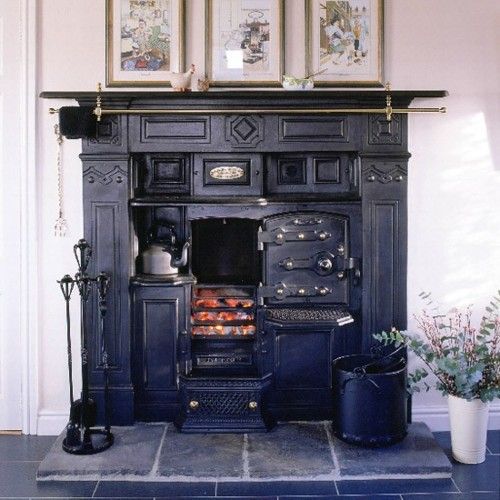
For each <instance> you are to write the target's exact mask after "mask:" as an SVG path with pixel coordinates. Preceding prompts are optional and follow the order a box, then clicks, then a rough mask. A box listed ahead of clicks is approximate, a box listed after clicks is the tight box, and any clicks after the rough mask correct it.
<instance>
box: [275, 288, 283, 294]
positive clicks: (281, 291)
mask: <svg viewBox="0 0 500 500" xmlns="http://www.w3.org/2000/svg"><path fill="white" fill-rule="evenodd" d="M283 292H284V290H283V288H278V289H277V290H276V293H277V294H278V295H283Z"/></svg>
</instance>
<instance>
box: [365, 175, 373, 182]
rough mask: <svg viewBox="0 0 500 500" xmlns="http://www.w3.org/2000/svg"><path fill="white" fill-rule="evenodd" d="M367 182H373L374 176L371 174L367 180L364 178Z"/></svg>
mask: <svg viewBox="0 0 500 500" xmlns="http://www.w3.org/2000/svg"><path fill="white" fill-rule="evenodd" d="M366 179H367V180H368V181H369V182H375V176H374V175H373V174H371V175H369V176H368V177H367V178H366Z"/></svg>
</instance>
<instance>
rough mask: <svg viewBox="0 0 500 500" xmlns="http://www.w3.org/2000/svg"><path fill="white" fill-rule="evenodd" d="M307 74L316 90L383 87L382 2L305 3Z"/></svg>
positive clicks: (318, 0) (323, 0)
mask: <svg viewBox="0 0 500 500" xmlns="http://www.w3.org/2000/svg"><path fill="white" fill-rule="evenodd" d="M305 8H306V74H308V75H312V74H315V77H314V85H315V86H318V87H382V86H383V81H384V76H383V70H384V0H346V1H342V2H340V1H338V0H306V4H305Z"/></svg>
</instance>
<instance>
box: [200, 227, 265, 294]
mask: <svg viewBox="0 0 500 500" xmlns="http://www.w3.org/2000/svg"><path fill="white" fill-rule="evenodd" d="M258 228H259V221H256V220H251V219H236V218H225V219H199V220H194V221H192V222H191V233H192V242H193V248H192V270H193V274H194V275H195V276H196V278H197V280H198V283H206V284H226V285H228V284H231V285H238V284H241V285H257V284H258V283H259V281H260V263H259V253H258V250H257V234H258Z"/></svg>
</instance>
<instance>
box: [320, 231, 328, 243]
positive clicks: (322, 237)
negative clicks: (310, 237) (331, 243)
mask: <svg viewBox="0 0 500 500" xmlns="http://www.w3.org/2000/svg"><path fill="white" fill-rule="evenodd" d="M318 237H319V239H320V240H321V241H324V240H326V238H327V237H328V235H327V234H326V233H325V232H324V231H321V233H319V235H318Z"/></svg>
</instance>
